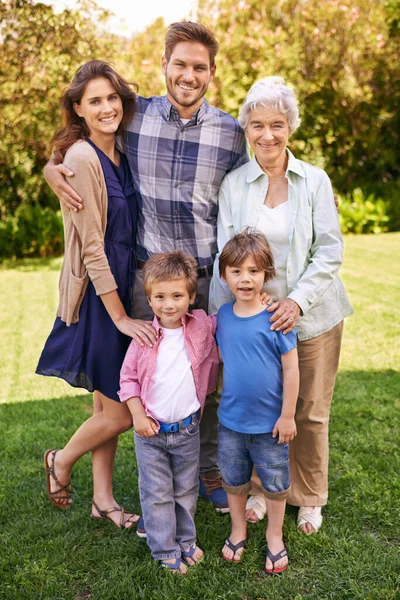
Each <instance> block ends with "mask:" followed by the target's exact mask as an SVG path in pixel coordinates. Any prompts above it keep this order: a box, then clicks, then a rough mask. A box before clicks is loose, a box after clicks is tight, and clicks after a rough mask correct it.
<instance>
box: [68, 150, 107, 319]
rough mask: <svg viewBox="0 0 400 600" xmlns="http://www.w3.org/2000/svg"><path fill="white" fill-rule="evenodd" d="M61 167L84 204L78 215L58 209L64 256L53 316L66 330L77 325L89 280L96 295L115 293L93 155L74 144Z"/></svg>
mask: <svg viewBox="0 0 400 600" xmlns="http://www.w3.org/2000/svg"><path fill="white" fill-rule="evenodd" d="M64 165H65V166H66V167H68V168H69V169H71V171H73V173H74V176H73V177H71V178H68V183H69V184H70V185H71V186H72V187H73V189H74V190H75V191H76V192H77V193H78V194H79V195H80V197H81V198H82V200H83V202H84V206H83V208H82V209H81V210H80V211H78V212H73V211H69V210H67V209H66V208H65V207H64V206H62V207H61V208H62V213H63V220H64V244H65V254H64V262H63V266H62V269H61V275H60V284H59V293H60V300H59V305H58V310H57V316H58V317H60V318H61V319H62V320H63V321H65V323H66V324H67V326H68V327H69V326H70V325H71V323H77V322H78V320H79V309H80V306H81V303H82V300H83V297H84V295H85V292H86V288H87V285H88V283H89V279H90V280H91V282H92V283H93V285H94V288H95V290H96V294H97V295H98V296H99V295H100V294H107V293H108V292H112V291H113V290H116V289H117V287H118V286H117V284H116V282H115V279H114V276H113V274H112V273H111V270H110V266H109V264H108V260H107V257H106V255H105V252H104V235H105V231H106V226H107V204H108V199H107V188H106V182H105V179H104V174H103V169H102V167H101V164H100V160H99V158H98V156H97V154H96V151H95V150H94V149H93V148H92V146H91V145H90V144H88V143H87V142H84V141H79V142H76V143H75V144H74V145H73V146H71V148H70V149H69V150H68V152H67V153H66V155H65V159H64Z"/></svg>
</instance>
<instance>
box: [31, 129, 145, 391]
mask: <svg viewBox="0 0 400 600" xmlns="http://www.w3.org/2000/svg"><path fill="white" fill-rule="evenodd" d="M86 141H87V142H88V143H89V144H91V146H93V148H94V149H95V151H96V152H97V155H98V157H99V159H100V162H101V166H102V168H103V172H104V178H105V181H106V186H107V194H108V208H107V229H106V233H105V240H104V250H105V253H106V256H107V259H108V262H109V265H110V268H111V272H112V274H113V275H114V278H115V280H116V283H117V285H118V289H117V292H118V295H119V297H120V299H121V302H122V304H123V305H124V307H125V310H126V312H127V314H128V315H129V314H130V303H131V294H132V288H133V278H134V270H135V264H136V258H135V253H134V242H135V238H136V224H137V202H136V196H135V192H134V188H133V183H132V176H131V172H130V169H129V165H128V161H127V159H126V156H125V155H123V154H121V164H120V166H119V167H117V166H116V165H115V164H114V163H113V162H112V161H111V160H110V159H109V158H108V157H107V156H106V155H105V154H104V153H103V152H102V151H101V150H100V149H99V148H97V146H95V145H94V144H93V143H92V142H91V140H89V139H87V140H86ZM130 341H131V339H130V338H129V337H127V336H125V335H123V334H122V333H120V332H119V331H118V329H117V328H116V327H115V325H114V323H113V322H112V320H111V318H110V316H109V315H108V313H107V311H106V309H105V307H104V304H103V302H102V300H101V298H100V296H96V292H95V289H94V287H93V284H92V282H91V281H89V284H88V287H87V290H86V293H85V296H84V298H83V301H82V305H81V308H80V311H79V321H78V322H77V323H72V324H71V325H70V326H69V327H67V326H66V324H65V322H64V321H62V320H61V319H60V318H59V317H57V319H56V321H55V323H54V327H53V330H52V332H51V333H50V335H49V337H48V339H47V341H46V344H45V346H44V349H43V352H42V355H41V357H40V360H39V364H38V366H37V369H36V373H38V374H40V375H50V376H54V377H60V378H61V379H64V380H65V381H67V382H68V383H69V384H70V385H72V386H74V387H80V388H85V389H86V390H88V391H89V392H93V391H94V390H98V391H99V392H101V393H102V394H104V395H105V396H107V397H108V398H112V399H113V400H116V401H117V402H119V398H118V395H117V392H118V390H119V372H120V369H121V366H122V362H123V360H124V357H125V353H126V351H127V349H128V346H129V343H130Z"/></svg>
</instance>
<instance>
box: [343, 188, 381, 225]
mask: <svg viewBox="0 0 400 600" xmlns="http://www.w3.org/2000/svg"><path fill="white" fill-rule="evenodd" d="M339 214H340V227H341V230H342V232H343V233H383V232H385V231H387V230H388V228H389V227H388V222H389V216H388V206H387V202H385V201H384V200H382V199H381V198H379V199H375V196H374V195H373V194H370V195H369V196H367V197H365V196H364V194H363V191H362V190H361V189H360V188H356V189H355V190H353V192H352V194H351V195H350V196H349V197H344V198H339Z"/></svg>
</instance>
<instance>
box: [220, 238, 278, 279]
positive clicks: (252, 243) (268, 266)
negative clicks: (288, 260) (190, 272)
mask: <svg viewBox="0 0 400 600" xmlns="http://www.w3.org/2000/svg"><path fill="white" fill-rule="evenodd" d="M248 256H252V257H253V258H254V262H255V265H256V267H257V268H258V269H260V270H261V271H264V273H265V275H264V283H265V282H267V281H269V280H270V279H273V278H274V277H275V267H274V257H273V256H272V252H271V248H270V247H269V244H268V241H267V238H266V237H265V235H264V234H263V233H261V231H257V229H251V228H250V227H247V228H246V229H244V231H242V232H241V233H238V234H237V235H235V236H234V237H233V238H232V239H231V240H229V242H227V243H226V244H225V246H224V247H223V250H222V252H221V254H220V255H219V274H220V276H221V277H223V276H224V275H225V271H226V268H227V267H237V266H238V265H241V264H242V263H244V261H245V260H246V258H247V257H248Z"/></svg>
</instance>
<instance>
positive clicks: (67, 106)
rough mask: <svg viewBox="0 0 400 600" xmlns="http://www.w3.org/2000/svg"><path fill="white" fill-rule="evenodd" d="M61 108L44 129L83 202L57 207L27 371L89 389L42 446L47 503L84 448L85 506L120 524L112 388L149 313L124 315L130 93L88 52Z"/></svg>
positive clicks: (131, 237) (129, 266) (64, 489)
mask: <svg viewBox="0 0 400 600" xmlns="http://www.w3.org/2000/svg"><path fill="white" fill-rule="evenodd" d="M61 108H62V113H63V118H64V127H63V128H62V129H61V130H60V131H59V132H58V133H56V134H55V136H54V137H53V139H52V142H53V144H54V152H55V154H56V156H58V157H59V158H60V159H62V160H64V164H65V165H66V166H68V167H69V168H70V169H71V170H72V171H73V173H74V177H73V178H72V179H71V185H72V187H73V188H74V189H75V190H76V191H77V193H78V194H79V195H80V196H81V197H82V198H83V199H84V200H85V207H84V209H83V210H81V211H79V212H74V211H68V210H67V209H65V208H64V207H62V211H63V220H64V237H65V256H64V262H63V266H62V271H61V276H60V284H59V294H60V300H59V305H58V310H57V318H56V321H55V323H54V327H53V330H52V332H51V333H50V336H49V337H48V339H47V341H46V344H45V346H44V349H43V352H42V355H41V357H40V360H39V364H38V367H37V371H36V372H37V373H39V374H41V375H49V376H55V377H59V378H61V379H64V380H65V381H67V382H68V383H69V384H70V385H72V386H75V387H81V388H84V389H86V390H88V391H90V392H94V394H93V402H94V414H93V416H91V417H90V418H89V419H88V420H87V421H85V422H84V423H83V424H82V425H81V426H80V427H79V429H78V430H77V431H76V432H75V433H74V435H73V436H72V437H71V439H70V440H69V442H68V443H67V444H66V446H65V447H64V448H63V449H61V450H53V449H52V450H48V451H47V452H46V453H45V456H44V463H45V470H46V482H47V491H48V497H49V500H50V501H51V502H52V504H53V505H55V506H56V507H58V508H62V509H66V508H69V507H70V506H71V501H72V494H71V484H70V476H71V470H72V467H73V465H74V464H75V462H76V461H77V460H78V459H79V458H80V457H81V456H83V454H86V453H87V452H90V451H91V452H92V463H93V486H94V492H93V504H92V513H91V516H92V518H95V519H109V520H111V521H112V522H113V523H114V524H115V525H116V526H117V527H121V528H129V527H131V526H132V524H133V523H136V522H137V520H138V519H139V517H138V516H136V515H131V514H125V511H124V509H123V508H122V507H121V506H119V504H118V503H117V502H116V501H115V499H114V496H113V490H112V473H113V466H114V458H115V453H116V449H117V443H118V436H119V434H120V433H122V432H124V431H126V430H127V429H129V428H130V427H131V426H132V421H131V417H130V413H129V410H128V409H127V407H126V406H124V405H123V404H121V403H120V402H119V398H118V394H117V392H118V389H119V371H120V368H121V365H122V361H123V358H124V355H125V352H126V349H127V347H128V345H129V343H130V340H131V338H133V339H135V340H136V341H137V342H138V343H140V344H142V345H143V344H144V343H145V344H149V345H151V344H152V343H153V342H154V341H155V331H154V329H153V328H152V327H151V325H150V324H149V323H147V322H144V321H138V320H133V319H131V318H129V316H128V314H129V311H130V304H131V291H132V282H133V273H134V266H135V249H134V241H135V233H136V221H137V210H138V209H137V204H136V198H135V193H134V188H133V182H132V177H131V174H130V170H129V166H128V162H127V159H126V157H125V156H124V155H123V154H122V153H121V152H120V151H119V150H118V148H117V144H116V142H117V138H118V136H119V135H120V134H121V133H122V131H123V129H124V126H125V125H126V123H128V122H129V121H130V120H131V119H132V117H133V114H134V110H135V93H134V91H133V89H132V87H131V85H130V84H128V83H127V82H126V81H125V80H124V79H123V78H122V77H121V76H120V75H119V74H118V73H117V72H116V71H115V70H114V69H113V67H112V66H111V65H110V64H108V63H106V62H103V61H98V60H92V61H90V62H88V63H86V64H84V65H82V66H81V67H80V68H79V69H78V71H77V72H76V74H75V76H74V78H73V80H72V82H71V84H70V86H69V87H68V89H67V90H66V92H65V93H64V95H63V97H62V100H61Z"/></svg>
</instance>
